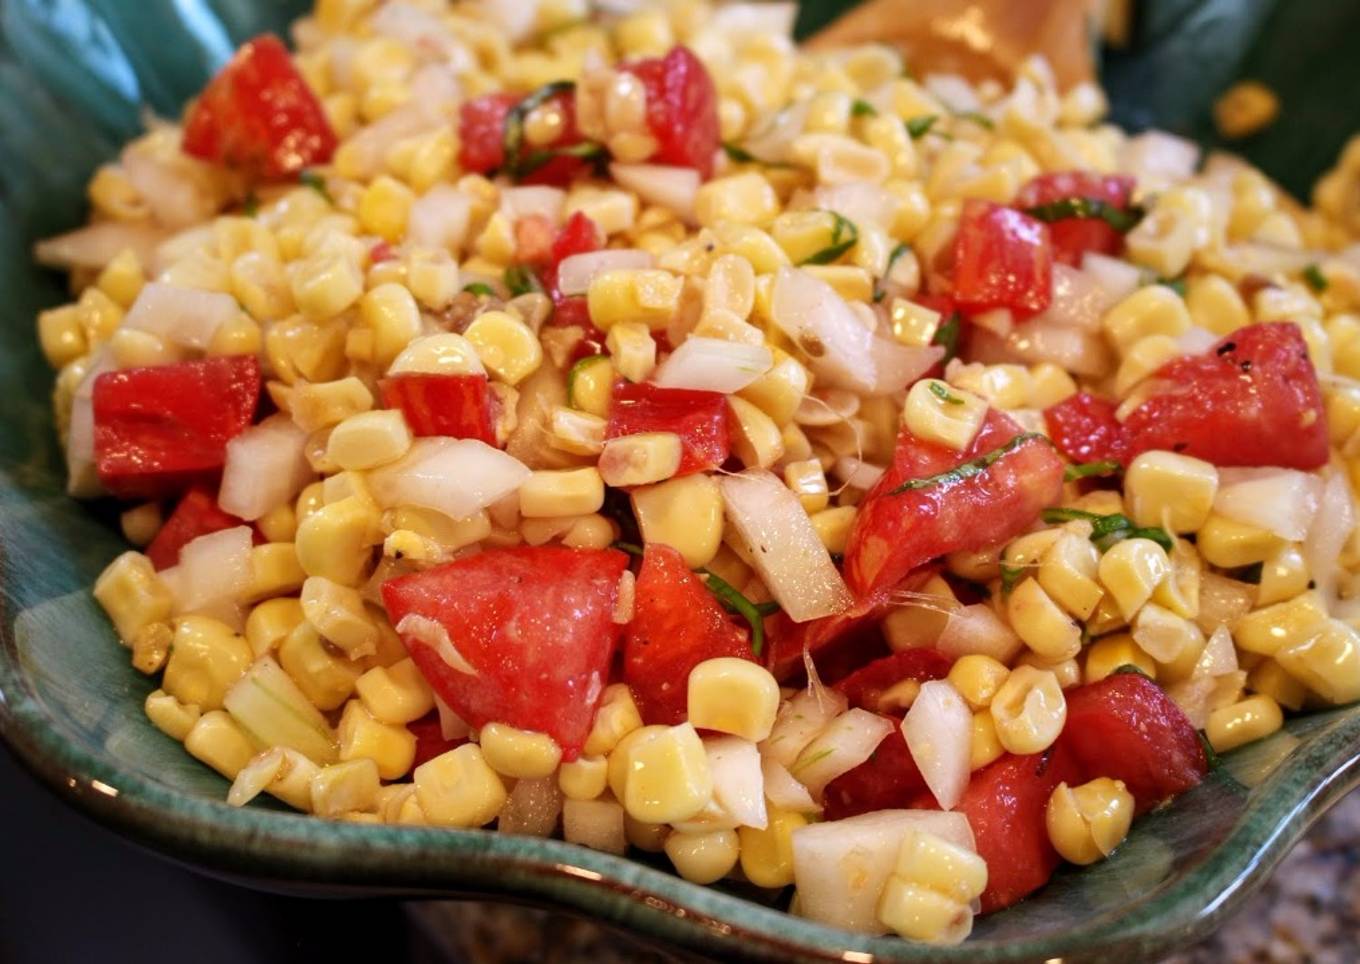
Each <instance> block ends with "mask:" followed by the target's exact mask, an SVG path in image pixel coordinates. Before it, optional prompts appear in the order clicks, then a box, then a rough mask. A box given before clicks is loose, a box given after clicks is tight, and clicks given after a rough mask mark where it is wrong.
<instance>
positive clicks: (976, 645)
mask: <svg viewBox="0 0 1360 964" xmlns="http://www.w3.org/2000/svg"><path fill="white" fill-rule="evenodd" d="M1023 645H1024V644H1023V643H1022V642H1021V641H1020V637H1019V636H1017V635H1015V631H1014V630H1013V629H1011V628H1010V626H1008V625H1007V624H1006V623H1005V621H1004V620H1002V618H1001V617H1000V616H998V615H997V614H996V610H995V609H993V608H992V607H991V606H989V605H988V604H987V603H974V604H973V605H971V606H962V607H960V608H958V609H956V610H954V612H953V613H952V614H950V616H949V621H948V622H946V623H945V626H944V629H943V630H942V631H941V632H940V639H939V641H938V642H937V643H936V644H935V647H936V648H937V649H938V650H939V651H940V652H942V653H944V654H945V655H946V656H952V657H954V658H955V659H958V658H959V657H960V656H967V655H968V654H970V653H978V654H980V655H983V656H990V657H992V658H993V659H997V660H1000V661H1001V662H1003V663H1007V664H1009V663H1010V661H1011V660H1012V659H1014V658H1015V656H1016V654H1018V653H1019V652H1020V649H1021V647H1022V646H1023Z"/></svg>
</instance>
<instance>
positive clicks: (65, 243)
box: [33, 221, 170, 271]
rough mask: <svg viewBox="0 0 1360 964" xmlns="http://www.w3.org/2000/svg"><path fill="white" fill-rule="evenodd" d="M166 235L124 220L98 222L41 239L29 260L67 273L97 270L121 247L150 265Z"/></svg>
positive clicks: (156, 229)
mask: <svg viewBox="0 0 1360 964" xmlns="http://www.w3.org/2000/svg"><path fill="white" fill-rule="evenodd" d="M169 236H170V232H168V231H166V230H165V229H163V228H158V227H155V226H153V225H150V224H134V223H128V222H124V221H101V222H99V223H98V224H91V225H87V226H86V227H83V228H77V229H76V230H74V231H68V232H67V233H65V234H58V235H57V236H56V237H52V238H44V239H43V240H41V241H39V242H38V243H37V244H35V245H34V246H33V257H34V259H35V260H36V261H37V262H38V263H39V264H42V265H44V266H46V267H48V268H60V269H62V270H63V271H69V270H71V269H73V268H88V269H91V270H96V271H97V270H99V269H101V268H103V267H104V266H105V265H107V264H108V263H109V262H110V261H112V260H113V259H114V258H115V257H117V256H118V254H119V252H121V251H122V250H123V249H124V248H131V249H132V252H133V253H134V254H135V255H137V260H138V261H140V262H141V263H142V264H151V262H152V260H153V259H154V258H155V255H156V248H157V247H158V246H159V245H160V244H161V242H163V241H164V240H165V239H166V238H167V237H169Z"/></svg>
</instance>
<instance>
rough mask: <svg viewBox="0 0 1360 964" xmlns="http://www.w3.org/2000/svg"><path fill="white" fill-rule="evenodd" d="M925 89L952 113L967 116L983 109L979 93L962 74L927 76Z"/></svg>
mask: <svg viewBox="0 0 1360 964" xmlns="http://www.w3.org/2000/svg"><path fill="white" fill-rule="evenodd" d="M925 88H926V90H927V91H928V92H929V93H930V95H931V96H932V97H934V98H935V99H936V100H938V101H939V102H940V103H942V104H944V105H945V107H947V108H949V110H950V111H951V112H952V113H955V114H966V113H968V112H970V111H979V110H981V109H982V101H980V100H979V99H978V95H977V91H975V90H974V89H973V85H972V84H971V83H969V81H968V78H967V77H964V76H963V75H961V74H949V73H938V74H927V75H926V78H925Z"/></svg>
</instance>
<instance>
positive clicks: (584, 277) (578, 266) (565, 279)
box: [557, 248, 656, 295]
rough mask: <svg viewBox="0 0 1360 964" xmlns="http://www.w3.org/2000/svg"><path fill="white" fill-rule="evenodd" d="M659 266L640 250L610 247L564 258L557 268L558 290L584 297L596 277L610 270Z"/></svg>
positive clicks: (648, 254)
mask: <svg viewBox="0 0 1360 964" xmlns="http://www.w3.org/2000/svg"><path fill="white" fill-rule="evenodd" d="M655 265H656V258H655V257H653V256H652V255H651V254H650V253H649V252H647V251H641V250H639V249H637V248H608V249H606V250H604V251H588V252H586V253H585V254H573V255H569V256H567V257H565V258H563V259H562V263H561V264H559V265H558V266H557V287H558V289H559V290H560V291H561V292H562V294H564V295H583V294H585V293H586V291H587V290H588V289H589V288H590V283H591V282H592V281H594V280H595V278H596V276H598V275H602V274H604V273H605V272H606V271H626V270H637V269H644V268H651V267H653V266H655Z"/></svg>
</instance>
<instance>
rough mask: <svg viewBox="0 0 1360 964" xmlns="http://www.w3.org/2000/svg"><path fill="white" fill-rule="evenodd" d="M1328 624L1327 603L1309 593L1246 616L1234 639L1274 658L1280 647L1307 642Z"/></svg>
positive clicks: (1318, 596)
mask: <svg viewBox="0 0 1360 964" xmlns="http://www.w3.org/2000/svg"><path fill="white" fill-rule="evenodd" d="M1326 622H1327V604H1326V602H1324V600H1323V598H1322V596H1321V595H1320V594H1319V593H1318V592H1316V591H1310V592H1305V593H1302V594H1300V595H1298V596H1295V597H1294V598H1293V599H1290V600H1287V601H1286V602H1281V603H1275V604H1274V605H1271V606H1263V607H1262V608H1260V609H1256V610H1253V611H1252V612H1250V613H1247V614H1246V615H1245V616H1243V617H1242V618H1241V619H1239V620H1238V621H1237V624H1236V625H1235V626H1233V627H1232V633H1233V640H1234V641H1235V642H1236V643H1237V645H1238V647H1239V648H1241V649H1244V650H1246V651H1247V652H1250V653H1260V654H1261V655H1262V656H1274V655H1276V653H1277V652H1278V651H1279V650H1280V649H1281V648H1284V647H1289V646H1294V645H1296V644H1302V643H1305V642H1307V641H1308V640H1309V639H1310V638H1312V637H1313V636H1314V635H1316V634H1317V633H1318V632H1319V631H1320V630H1321V629H1322V627H1323V624H1324V623H1326ZM1286 668H1287V667H1286Z"/></svg>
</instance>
